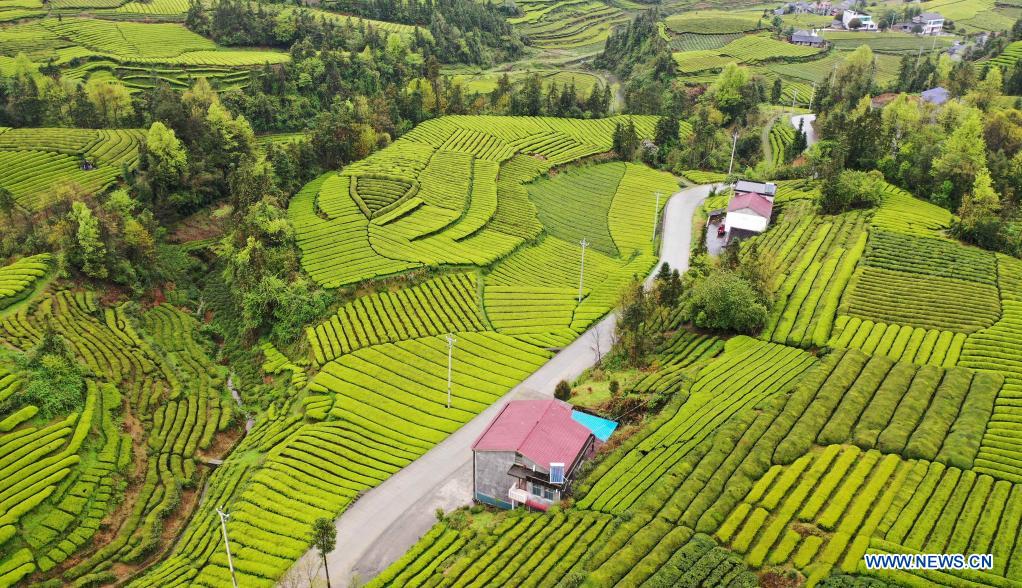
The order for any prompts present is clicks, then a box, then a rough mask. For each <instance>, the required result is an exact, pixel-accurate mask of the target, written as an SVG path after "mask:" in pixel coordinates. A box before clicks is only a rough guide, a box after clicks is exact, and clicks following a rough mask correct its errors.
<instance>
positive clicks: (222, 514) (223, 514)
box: [216, 508, 238, 588]
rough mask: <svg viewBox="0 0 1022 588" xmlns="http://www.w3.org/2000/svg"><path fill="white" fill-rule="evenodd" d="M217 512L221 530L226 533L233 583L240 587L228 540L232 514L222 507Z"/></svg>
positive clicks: (228, 561)
mask: <svg viewBox="0 0 1022 588" xmlns="http://www.w3.org/2000/svg"><path fill="white" fill-rule="evenodd" d="M216 514H218V515H220V530H221V531H223V533H224V548H225V549H226V550H227V566H228V567H229V568H231V583H232V584H234V588H238V578H237V577H235V575H234V560H233V559H232V558H231V544H230V542H229V541H227V519H229V518H231V515H229V514H227V513H226V512H224V511H223V509H222V508H217V509H216Z"/></svg>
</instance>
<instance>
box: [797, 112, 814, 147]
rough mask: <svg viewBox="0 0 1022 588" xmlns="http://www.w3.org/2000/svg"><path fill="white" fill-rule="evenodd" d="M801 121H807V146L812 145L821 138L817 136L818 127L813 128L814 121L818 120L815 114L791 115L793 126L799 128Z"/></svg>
mask: <svg viewBox="0 0 1022 588" xmlns="http://www.w3.org/2000/svg"><path fill="white" fill-rule="evenodd" d="M799 121H805V126H804V127H803V130H804V131H805V132H806V147H812V146H813V145H815V144H816V142H817V141H818V140H819V139H818V138H817V137H816V129H814V128H813V123H814V122H816V115H815V114H800V115H797V116H793V117H791V126H793V127H795V128H796V129H797V128H798V123H799Z"/></svg>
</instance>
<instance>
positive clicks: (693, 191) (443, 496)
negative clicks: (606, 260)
mask: <svg viewBox="0 0 1022 588" xmlns="http://www.w3.org/2000/svg"><path fill="white" fill-rule="evenodd" d="M712 188H713V186H712V185H709V184H707V185H701V186H694V187H692V188H687V189H685V190H682V191H680V192H677V193H675V194H674V195H673V196H671V198H670V199H669V200H668V202H667V205H666V206H665V207H664V212H663V223H662V226H663V227H664V228H663V231H664V232H663V238H662V243H661V250H660V251H661V261H660V263H658V264H657V266H656V267H655V268H654V269H653V272H652V273H651V274H650V277H649V278H647V280H646V284H647V286H648V285H650V284H652V282H653V276H654V275H655V274H656V272H657V270H658V269H659V267H660V264H662V263H664V262H666V263H669V264H670V265H671V268H678V270H679V271H681V272H684V271H685V270H686V269H688V256H689V250H690V245H691V242H692V215H693V214H694V213H695V211H696V208H697V207H698V206H699V205H700V203H702V201H703V200H704V199H705V198H706V197H707V196H708V195H709V193H710V190H711V189H712ZM699 236H700V237H701V236H702V235H701V234H700V235H699ZM616 321H617V316H616V314H615V313H611V314H609V315H607V317H606V318H604V319H603V320H601V321H600V322H598V323H596V325H594V326H593V327H592V328H590V329H589V330H588V331H586V332H585V333H584V334H583V335H582V336H581V337H579V338H578V339H576V340H575V341H574V342H573V343H572V344H571V345H568V346H567V347H565V348H564V349H562V350H561V351H560V352H559V353H557V354H556V355H555V356H554V357H553V358H552V359H551V360H550V361H548V362H547V363H546V364H544V365H543V366H542V367H540V368H539V369H538V370H536V371H535V372H534V373H533V374H532V375H531V376H529V377H528V378H526V379H525V381H523V382H522V383H521V384H519V385H517V386H515V387H514V388H512V389H511V391H510V392H508V393H507V394H506V395H504V397H503V398H501V399H500V400H498V401H497V402H495V403H494V404H493V405H491V406H490V407H489V408H487V409H486V410H484V411H483V412H481V413H480V414H479V415H478V416H476V417H475V418H474V419H472V420H471V421H469V422H468V423H466V424H465V425H464V426H463V427H461V428H460V429H458V430H457V431H455V432H454V433H453V434H452V435H450V436H449V437H447V439H445V440H443V441H442V442H440V443H439V444H437V445H436V447H434V448H433V449H431V450H429V451H428V452H427V453H426V454H425V455H423V456H422V457H420V458H419V459H417V460H415V461H414V462H412V463H411V464H409V465H408V466H406V467H404V468H403V469H401V470H400V471H399V472H397V473H396V474H394V475H393V476H391V477H390V478H388V479H387V480H386V481H384V482H383V483H382V484H380V485H379V486H377V487H375V488H373V489H372V490H369V491H368V492H366V493H365V494H364V495H363V496H362V497H361V498H359V499H358V500H357V501H356V502H355V503H354V504H352V505H351V506H350V507H349V508H348V509H347V510H346V511H344V513H343V514H342V515H341V516H340V518H338V519H337V549H335V550H334V551H333V552H332V553H330V554H329V555H328V556H327V562H328V564H329V566H330V575H331V580H332V584H333V586H334V588H338V587H344V586H357V585H360V584H362V583H364V582H367V581H368V580H370V579H372V578H373V577H375V576H376V575H377V574H379V573H380V572H381V571H383V570H384V569H385V568H386V567H387V566H388V565H390V564H391V563H393V562H394V561H395V560H397V559H398V558H399V557H401V556H402V555H403V554H404V553H405V552H406V551H408V549H409V548H410V547H411V546H412V545H414V544H415V542H416V541H418V540H419V538H420V537H422V535H424V534H425V533H426V531H428V530H429V529H430V527H432V526H433V524H434V523H436V516H435V512H436V509H438V508H442V509H444V511H451V510H454V509H456V508H458V507H460V506H465V505H469V504H471V503H472V443H473V442H475V440H476V438H477V437H479V435H480V434H482V432H483V430H484V429H485V428H486V425H487V424H489V422H490V421H491V420H492V419H493V418H494V417H495V416H496V415H497V413H498V412H499V411H500V408H501V407H502V406H503V405H504V403H506V402H507V401H509V400H517V399H529V398H550V397H552V396H553V390H554V386H555V385H556V384H557V382H559V381H561V380H569V381H571V380H574V379H575V378H577V377H578V376H580V375H581V374H582V372H584V371H585V370H586V369H587V368H589V367H591V366H592V365H593V364H594V363H596V360H597V359H598V355H597V351H599V355H603V354H606V353H607V351H609V350H610V347H611V341H612V336H613V334H614V327H615V324H616ZM597 341H599V345H596V344H595V343H596V342H597ZM318 561H319V555H318V553H317V552H316V551H315V550H310V551H309V552H307V553H306V554H305V556H304V557H303V563H304V564H305V565H309V564H311V565H313V566H315V565H316V564H317V562H318ZM318 577H319V578H320V579H321V580H324V579H325V576H324V574H323V570H322V569H319V571H318Z"/></svg>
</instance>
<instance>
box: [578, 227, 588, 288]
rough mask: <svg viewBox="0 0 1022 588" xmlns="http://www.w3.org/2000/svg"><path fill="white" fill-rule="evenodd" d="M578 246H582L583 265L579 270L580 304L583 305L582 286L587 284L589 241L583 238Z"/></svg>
mask: <svg viewBox="0 0 1022 588" xmlns="http://www.w3.org/2000/svg"><path fill="white" fill-rule="evenodd" d="M578 244H579V245H581V246H582V264H581V266H580V268H579V270H578V303H579V304H582V284H584V283H585V275H586V247H588V246H589V241H586V240H585V238H583V239H582V240H581V241H579V242H578Z"/></svg>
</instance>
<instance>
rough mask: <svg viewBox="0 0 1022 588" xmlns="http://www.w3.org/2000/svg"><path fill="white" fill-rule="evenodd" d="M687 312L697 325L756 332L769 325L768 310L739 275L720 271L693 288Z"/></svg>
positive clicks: (722, 329) (723, 329) (707, 327)
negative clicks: (767, 321) (767, 322)
mask: <svg viewBox="0 0 1022 588" xmlns="http://www.w3.org/2000/svg"><path fill="white" fill-rule="evenodd" d="M685 313H686V315H687V317H688V319H689V320H691V321H692V322H693V323H694V324H695V325H696V326H697V327H702V328H705V329H714V330H721V331H734V332H738V333H747V334H754V333H756V332H758V331H759V330H760V329H762V328H763V326H764V325H765V324H766V320H767V309H766V306H764V305H763V304H762V303H761V302H760V301H759V299H758V297H757V296H756V292H755V290H753V288H752V286H751V285H750V284H749V283H748V282H747V281H746V280H744V279H743V278H741V277H740V276H738V275H737V274H735V273H733V272H730V271H726V270H717V271H714V272H711V273H710V274H709V275H707V276H706V277H705V278H703V279H702V280H700V281H699V282H698V283H697V284H696V285H695V287H693V288H692V290H691V294H690V296H689V297H688V299H687V301H686V304H685Z"/></svg>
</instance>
